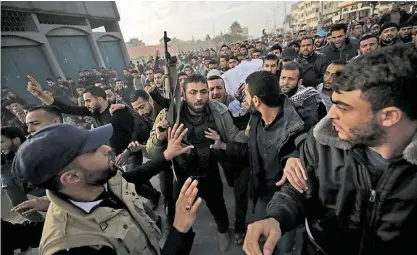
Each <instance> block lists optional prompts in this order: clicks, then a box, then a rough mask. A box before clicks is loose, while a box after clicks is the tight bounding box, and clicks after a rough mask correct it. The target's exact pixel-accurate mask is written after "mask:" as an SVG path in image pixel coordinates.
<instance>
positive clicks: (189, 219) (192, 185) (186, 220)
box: [173, 178, 202, 233]
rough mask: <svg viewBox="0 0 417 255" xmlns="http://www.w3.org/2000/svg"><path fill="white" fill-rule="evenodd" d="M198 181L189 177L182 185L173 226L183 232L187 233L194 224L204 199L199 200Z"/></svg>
mask: <svg viewBox="0 0 417 255" xmlns="http://www.w3.org/2000/svg"><path fill="white" fill-rule="evenodd" d="M197 185H198V181H197V180H194V181H192V180H191V178H188V179H187V181H185V183H184V185H183V186H182V189H181V192H180V196H179V197H178V200H177V203H176V205H175V218H174V223H173V227H174V228H175V229H176V230H178V231H179V232H181V233H187V232H188V231H189V230H190V228H191V227H192V226H193V224H194V222H195V218H196V214H197V209H198V207H199V206H200V204H201V202H202V199H201V198H200V197H199V198H197V200H196V199H195V198H196V197H197V193H198V189H197Z"/></svg>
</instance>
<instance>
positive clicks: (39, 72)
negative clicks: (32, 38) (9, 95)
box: [1, 46, 54, 104]
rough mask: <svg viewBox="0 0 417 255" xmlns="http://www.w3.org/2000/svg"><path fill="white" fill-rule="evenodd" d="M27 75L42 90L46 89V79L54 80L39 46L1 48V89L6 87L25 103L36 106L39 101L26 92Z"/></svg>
mask: <svg viewBox="0 0 417 255" xmlns="http://www.w3.org/2000/svg"><path fill="white" fill-rule="evenodd" d="M28 74H30V75H32V76H33V77H35V78H36V79H37V80H38V82H39V83H40V84H41V86H42V87H44V88H46V87H47V85H46V79H47V78H52V79H53V78H54V75H53V73H52V70H51V68H50V67H49V64H48V62H47V61H46V58H45V55H44V53H43V50H42V48H41V46H21V47H3V48H1V83H2V87H5V86H7V87H8V88H9V89H10V90H11V91H13V92H14V93H16V95H18V96H19V97H20V98H22V99H23V100H25V101H26V102H27V103H34V104H38V103H39V100H37V99H36V98H35V97H34V96H33V95H32V94H30V93H29V92H28V91H27V90H26V87H27V83H28V79H27V78H26V76H27V75H28Z"/></svg>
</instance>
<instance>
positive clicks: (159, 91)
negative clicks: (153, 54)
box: [148, 69, 169, 113]
mask: <svg viewBox="0 0 417 255" xmlns="http://www.w3.org/2000/svg"><path fill="white" fill-rule="evenodd" d="M154 84H155V86H154V87H153V88H152V89H151V90H149V91H148V92H149V95H150V96H151V97H152V99H153V101H154V107H155V110H156V112H157V113H159V112H160V111H161V110H162V109H164V108H168V106H169V99H168V94H167V93H166V91H165V88H164V82H163V73H162V70H160V69H156V70H155V74H154Z"/></svg>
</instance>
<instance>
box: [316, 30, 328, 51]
mask: <svg viewBox="0 0 417 255" xmlns="http://www.w3.org/2000/svg"><path fill="white" fill-rule="evenodd" d="M326 36H327V33H326V32H325V31H318V32H317V33H316V35H315V36H314V47H315V50H318V51H319V50H321V49H323V48H324V47H326V46H327V45H328V44H327V40H326Z"/></svg>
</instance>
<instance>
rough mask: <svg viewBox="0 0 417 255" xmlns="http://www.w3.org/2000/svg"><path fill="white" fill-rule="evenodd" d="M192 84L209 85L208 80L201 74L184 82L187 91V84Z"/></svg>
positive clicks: (192, 76) (189, 77)
mask: <svg viewBox="0 0 417 255" xmlns="http://www.w3.org/2000/svg"><path fill="white" fill-rule="evenodd" d="M192 82H195V83H197V82H201V83H203V84H206V85H207V79H206V78H205V77H204V76H202V75H201V74H198V73H193V74H191V75H190V76H188V77H187V78H186V79H185V81H184V90H185V89H186V86H187V84H188V83H192ZM207 86H208V85H207Z"/></svg>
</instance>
